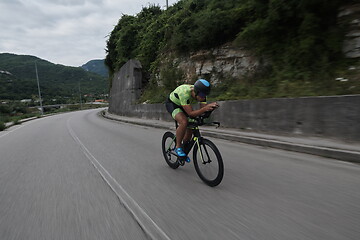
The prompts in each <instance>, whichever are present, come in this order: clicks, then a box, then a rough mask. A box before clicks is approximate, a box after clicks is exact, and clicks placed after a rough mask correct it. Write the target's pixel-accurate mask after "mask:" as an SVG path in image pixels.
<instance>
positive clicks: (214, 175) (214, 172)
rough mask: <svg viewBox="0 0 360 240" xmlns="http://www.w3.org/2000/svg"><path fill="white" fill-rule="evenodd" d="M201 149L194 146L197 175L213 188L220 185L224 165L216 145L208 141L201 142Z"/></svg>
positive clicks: (202, 140)
mask: <svg viewBox="0 0 360 240" xmlns="http://www.w3.org/2000/svg"><path fill="white" fill-rule="evenodd" d="M199 145H200V148H199V146H198V145H197V144H195V146H194V151H193V158H194V166H195V170H196V173H197V174H198V175H199V177H200V178H201V180H203V182H205V183H206V184H207V185H209V186H211V187H215V186H217V185H219V184H220V182H221V181H222V179H223V176H224V163H223V160H222V157H221V154H220V151H219V150H218V149H217V147H216V146H215V144H214V143H213V142H211V141H210V140H207V139H201V140H200V143H199Z"/></svg>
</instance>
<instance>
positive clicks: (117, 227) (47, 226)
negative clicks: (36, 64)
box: [0, 110, 360, 240]
mask: <svg viewBox="0 0 360 240" xmlns="http://www.w3.org/2000/svg"><path fill="white" fill-rule="evenodd" d="M98 111H99V110H88V111H80V112H73V113H67V114H61V115H56V116H51V117H46V118H42V119H37V120H34V121H30V122H26V123H24V124H22V125H18V126H14V127H11V128H9V129H7V130H6V131H3V132H0V239H2V240H8V239H28V240H31V239H36V240H39V239H67V240H68V239H69V240H70V239H86V240H88V239H151V238H152V239H174V240H176V239H204V240H205V239H206V240H209V239H227V240H231V239H241V240H247V239H249V240H250V239H252V240H272V239H274V240H275V239H276V240H282V239H283V240H289V239H291V240H296V239H299V240H305V239H311V240H318V239H319V240H320V239H321V240H322V239H326V240H343V239H349V240H350V239H353V240H358V239H360V228H359V226H360V191H359V190H360V166H359V165H356V164H352V163H347V162H341V161H335V160H330V159H326V158H321V157H316V156H312V155H306V154H300V153H294V152H287V151H282V150H276V149H270V148H263V147H258V146H253V145H246V144H241V143H237V142H231V141H226V140H217V139H211V140H212V141H213V142H214V143H215V144H216V145H217V146H218V148H219V149H220V151H221V153H222V156H223V159H224V163H225V176H224V179H223V182H222V183H221V184H220V185H219V186H218V187H215V188H211V187H208V186H207V185H205V184H204V183H202V181H201V180H200V179H199V178H198V176H197V175H196V172H195V169H194V167H193V165H192V163H190V164H186V165H185V166H184V167H181V168H179V169H177V170H173V169H170V168H169V167H168V166H167V165H166V163H165V161H164V159H163V157H162V153H161V137H162V135H163V133H164V130H161V129H154V128H149V127H142V126H137V125H131V124H126V123H121V122H116V121H111V120H107V119H104V118H102V117H100V116H98V115H97V112H98Z"/></svg>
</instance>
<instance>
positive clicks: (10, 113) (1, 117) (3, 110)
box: [0, 101, 107, 131]
mask: <svg viewBox="0 0 360 240" xmlns="http://www.w3.org/2000/svg"><path fill="white" fill-rule="evenodd" d="M102 107H107V104H89V103H87V104H79V103H77V104H68V105H64V106H63V107H62V108H55V107H51V108H47V107H46V108H44V114H45V115H47V114H56V113H62V112H71V111H79V110H86V109H95V108H102ZM32 117H41V113H40V111H39V109H38V108H36V107H30V106H29V105H28V104H24V103H20V102H18V101H11V102H8V103H0V131H3V130H5V128H6V123H10V122H12V123H14V124H20V122H21V120H22V119H26V118H32Z"/></svg>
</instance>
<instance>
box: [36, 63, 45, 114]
mask: <svg viewBox="0 0 360 240" xmlns="http://www.w3.org/2000/svg"><path fill="white" fill-rule="evenodd" d="M35 71H36V80H37V85H38V92H39V99H40V111H41V116H42V115H44V109H43V106H42V98H41V91H40V82H39V75H38V69H37V64H36V61H35Z"/></svg>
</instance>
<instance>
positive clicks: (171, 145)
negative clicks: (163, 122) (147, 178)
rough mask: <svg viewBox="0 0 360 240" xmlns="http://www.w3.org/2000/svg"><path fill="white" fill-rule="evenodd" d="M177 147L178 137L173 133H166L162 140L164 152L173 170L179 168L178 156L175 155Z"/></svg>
mask: <svg viewBox="0 0 360 240" xmlns="http://www.w3.org/2000/svg"><path fill="white" fill-rule="evenodd" d="M175 147H176V137H175V135H174V134H173V133H172V132H166V133H164V135H163V138H162V152H163V155H164V158H165V161H166V163H167V164H168V165H169V166H170V167H171V168H173V169H176V168H178V167H179V162H178V161H177V156H175V155H174V154H173V150H174V149H175Z"/></svg>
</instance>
